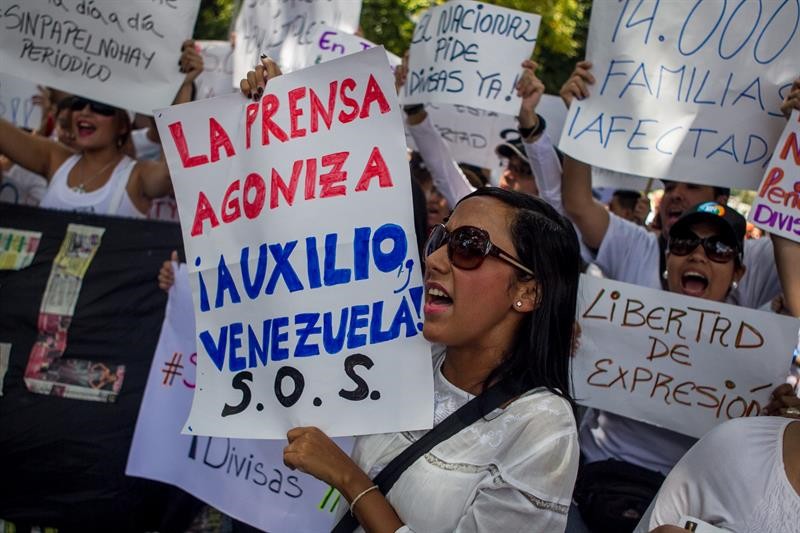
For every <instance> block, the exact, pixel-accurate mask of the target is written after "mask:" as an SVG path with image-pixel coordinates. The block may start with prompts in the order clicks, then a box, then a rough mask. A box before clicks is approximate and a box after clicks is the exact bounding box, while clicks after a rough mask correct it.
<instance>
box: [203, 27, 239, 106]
mask: <svg viewBox="0 0 800 533" xmlns="http://www.w3.org/2000/svg"><path fill="white" fill-rule="evenodd" d="M196 44H197V45H198V47H199V49H200V55H201V56H203V73H202V74H200V75H199V76H198V77H197V79H196V80H195V81H194V84H195V87H196V88H197V99H198V100H202V99H205V98H213V97H215V96H217V95H220V94H228V93H231V92H235V91H238V90H239V89H238V83H237V84H234V81H233V47H232V46H231V43H229V42H228V41H196Z"/></svg>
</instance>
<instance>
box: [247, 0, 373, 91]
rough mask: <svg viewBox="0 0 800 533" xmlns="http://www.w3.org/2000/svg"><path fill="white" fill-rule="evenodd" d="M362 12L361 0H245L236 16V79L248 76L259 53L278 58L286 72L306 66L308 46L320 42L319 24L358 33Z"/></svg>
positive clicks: (311, 48) (313, 45) (309, 47)
mask: <svg viewBox="0 0 800 533" xmlns="http://www.w3.org/2000/svg"><path fill="white" fill-rule="evenodd" d="M360 16H361V0H325V1H322V2H285V1H282V0H260V1H259V2H245V3H244V4H243V5H242V9H241V10H240V11H239V15H238V16H237V17H236V26H235V31H236V50H235V52H234V60H233V71H234V77H233V78H234V80H240V79H242V78H244V77H246V76H247V71H248V70H252V69H253V66H254V65H257V64H258V61H259V56H260V55H261V54H266V55H268V56H270V57H271V58H273V59H275V60H276V61H277V62H278V63H279V64H280V66H281V69H282V71H283V72H284V73H287V72H292V71H294V70H297V69H299V68H303V67H304V66H308V65H307V63H306V61H307V60H306V59H305V58H307V57H309V56H310V55H311V52H309V50H313V49H315V48H317V46H318V40H315V39H314V37H315V36H316V35H317V31H318V26H320V25H322V26H326V27H329V28H334V29H337V30H341V31H343V32H346V33H351V34H352V33H355V32H356V30H357V29H358V19H359V17H360Z"/></svg>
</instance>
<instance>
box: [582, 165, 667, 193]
mask: <svg viewBox="0 0 800 533" xmlns="http://www.w3.org/2000/svg"><path fill="white" fill-rule="evenodd" d="M648 183H649V184H650V190H651V191H652V190H656V189H663V188H664V184H663V183H662V182H661V180H655V179H654V180H652V181H650V178H643V177H642V176H634V175H632V174H625V173H623V172H615V171H613V170H608V169H607V168H600V167H592V187H600V188H602V187H605V188H609V189H626V190H629V191H643V190H645V189H646V188H647V184H648Z"/></svg>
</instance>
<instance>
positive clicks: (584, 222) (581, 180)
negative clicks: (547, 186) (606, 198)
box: [560, 61, 609, 248]
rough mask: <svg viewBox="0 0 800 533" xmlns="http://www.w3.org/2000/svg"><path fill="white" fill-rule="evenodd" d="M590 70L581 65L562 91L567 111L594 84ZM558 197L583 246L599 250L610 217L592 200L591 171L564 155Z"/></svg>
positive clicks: (582, 63)
mask: <svg viewBox="0 0 800 533" xmlns="http://www.w3.org/2000/svg"><path fill="white" fill-rule="evenodd" d="M591 68H592V64H591V63H590V62H589V61H580V62H579V63H578V64H577V65H576V66H575V70H574V71H573V72H572V76H570V78H569V79H568V80H567V82H566V83H565V84H564V86H563V87H561V93H560V94H561V98H562V99H563V100H564V103H565V104H567V107H569V106H570V104H571V103H572V101H573V100H574V99H575V98H578V99H581V98H585V97H587V96H589V85H591V84H593V83H594V76H592V73H591ZM561 195H562V201H563V203H564V209H565V210H566V212H567V215H568V216H569V218H570V219H571V220H572V222H573V223H574V224H575V225H576V226H577V227H578V229H579V230H580V232H581V235H582V236H583V242H585V243H586V245H587V246H589V247H590V248H600V244H601V243H602V242H603V238H604V237H605V235H606V231H607V230H608V221H609V216H608V210H606V206H604V205H603V204H602V203H600V202H598V201H597V200H595V199H594V197H593V196H592V167H590V166H589V165H587V164H586V163H583V162H581V161H578V160H576V159H573V158H571V157H569V156H568V155H565V156H564V171H563V175H562V186H561Z"/></svg>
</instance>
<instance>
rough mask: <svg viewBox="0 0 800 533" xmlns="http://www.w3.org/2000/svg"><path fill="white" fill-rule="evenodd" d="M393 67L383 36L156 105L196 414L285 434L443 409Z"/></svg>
mask: <svg viewBox="0 0 800 533" xmlns="http://www.w3.org/2000/svg"><path fill="white" fill-rule="evenodd" d="M398 107H399V106H398V105H397V100H396V95H395V89H394V80H393V77H392V73H391V70H390V69H389V66H388V63H387V61H386V52H385V51H384V50H383V49H382V48H372V49H370V50H366V51H364V52H360V53H358V54H353V55H350V56H345V57H343V58H341V59H337V60H334V61H329V62H327V63H323V64H320V65H317V66H314V67H311V68H308V69H304V70H302V71H298V72H295V73H291V74H287V75H284V76H280V77H277V78H275V79H272V80H270V81H269V83H268V84H267V86H266V91H265V94H264V95H263V97H262V98H261V99H260V100H259V101H257V102H252V101H250V100H247V99H245V98H244V97H243V96H242V95H241V94H233V95H227V96H220V97H217V98H213V99H210V100H204V101H200V102H194V103H191V104H184V105H180V106H173V107H170V108H167V109H164V110H160V111H158V112H157V113H156V115H155V116H156V123H157V125H158V129H159V132H160V133H161V135H163V139H164V141H163V144H164V151H165V154H166V157H167V163H168V165H169V167H170V171H171V174H172V179H173V183H174V187H175V194H176V200H177V202H178V212H179V215H180V219H181V221H182V224H181V225H182V231H183V234H184V236H185V249H186V253H187V258H188V265H189V269H190V272H191V283H192V291H193V295H194V303H195V315H196V321H197V331H198V338H197V342H198V345H197V352H198V364H197V371H198V378H197V380H198V388H197V391H196V393H195V397H194V404H193V406H192V413H191V415H190V417H189V421H188V422H187V426H186V431H188V432H190V433H194V434H199V435H211V436H228V437H241V438H284V437H285V435H286V431H287V430H288V429H290V428H292V427H295V426H300V425H315V426H318V427H320V428H321V429H323V430H324V431H326V432H327V433H328V434H329V435H331V436H339V435H355V434H363V433H382V432H391V431H401V430H410V429H412V428H417V429H421V428H426V427H430V426H431V424H432V416H433V399H432V390H433V380H432V375H431V367H430V365H431V360H430V347H429V345H428V344H427V342H426V341H425V340H424V339H423V338H422V336H421V329H422V315H421V307H422V297H423V289H422V281H421V275H420V262H419V257H418V252H417V247H416V246H415V245H414V243H415V242H416V240H415V234H414V224H413V215H412V206H411V184H410V177H409V173H408V162H407V160H406V150H405V142H404V138H403V124H402V119H401V117H400V112H399V109H398Z"/></svg>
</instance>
